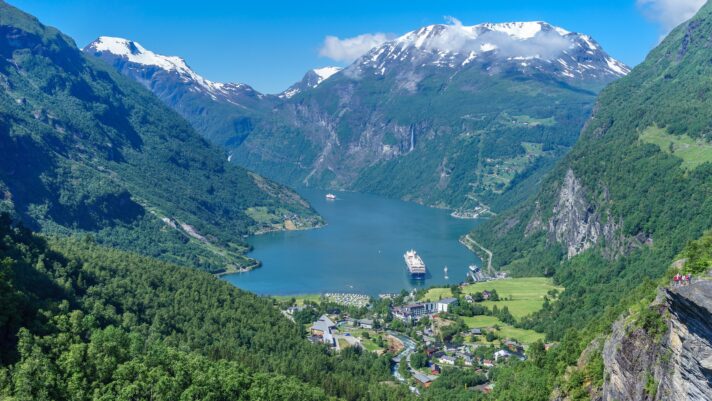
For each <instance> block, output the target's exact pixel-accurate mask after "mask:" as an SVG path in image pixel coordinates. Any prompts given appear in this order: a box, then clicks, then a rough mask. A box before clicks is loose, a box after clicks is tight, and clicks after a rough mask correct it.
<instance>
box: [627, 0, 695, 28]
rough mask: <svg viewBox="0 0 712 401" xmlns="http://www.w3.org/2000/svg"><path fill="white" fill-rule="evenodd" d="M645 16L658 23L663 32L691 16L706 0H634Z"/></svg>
mask: <svg viewBox="0 0 712 401" xmlns="http://www.w3.org/2000/svg"><path fill="white" fill-rule="evenodd" d="M636 2H637V4H638V7H640V9H641V10H642V11H643V13H644V14H645V15H646V17H648V18H650V19H651V20H653V21H656V22H657V23H659V24H660V27H661V28H662V29H663V30H664V34H667V33H668V32H670V31H671V30H672V29H673V28H675V27H676V26H678V25H680V24H681V23H683V22H685V21H687V20H688V19H690V18H692V16H693V15H695V13H697V11H699V9H700V8H701V7H702V6H703V5H704V4H705V2H706V0H636Z"/></svg>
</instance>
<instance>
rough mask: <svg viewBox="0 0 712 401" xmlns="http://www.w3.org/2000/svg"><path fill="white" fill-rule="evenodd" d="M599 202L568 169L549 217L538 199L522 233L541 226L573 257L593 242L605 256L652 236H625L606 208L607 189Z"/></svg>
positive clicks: (619, 253) (551, 239) (646, 240)
mask: <svg viewBox="0 0 712 401" xmlns="http://www.w3.org/2000/svg"><path fill="white" fill-rule="evenodd" d="M601 193H602V194H603V196H602V199H601V201H600V202H598V203H597V202H594V201H592V200H590V198H591V195H590V191H589V190H588V189H587V188H586V187H584V186H583V184H582V183H581V181H580V180H579V179H578V178H577V177H576V175H575V174H574V171H573V170H572V169H569V170H568V171H567V172H566V176H565V177H564V179H563V181H562V182H561V184H560V186H559V189H558V195H557V197H556V199H555V201H554V205H553V206H552V208H551V211H550V212H551V217H550V218H549V219H548V220H546V221H545V220H544V218H543V216H542V210H541V208H542V207H541V205H540V204H538V203H537V205H536V210H535V212H534V215H533V217H532V219H531V220H530V221H529V223H528V224H527V227H526V230H525V235H527V236H530V235H532V234H534V233H536V232H537V231H541V230H544V231H545V232H546V234H547V238H548V240H549V242H550V243H558V244H560V245H562V246H563V247H564V249H565V250H566V255H567V257H568V258H572V257H574V256H576V255H578V254H580V253H582V252H584V251H586V250H588V249H590V248H592V247H594V246H595V245H603V246H602V248H601V250H602V253H603V255H604V256H605V257H607V258H608V259H615V258H616V257H618V256H621V255H624V254H627V253H628V252H629V251H630V250H632V249H634V248H637V247H639V246H641V245H643V244H645V243H650V242H651V241H652V240H651V239H649V238H647V236H645V235H644V234H640V235H638V236H635V237H633V238H627V237H626V236H624V235H623V234H622V233H621V230H620V227H621V224H620V222H617V221H616V219H614V218H612V217H611V216H610V215H609V213H608V211H607V206H608V205H607V204H608V202H609V199H608V191H607V189H605V188H604V189H603V190H602V191H601Z"/></svg>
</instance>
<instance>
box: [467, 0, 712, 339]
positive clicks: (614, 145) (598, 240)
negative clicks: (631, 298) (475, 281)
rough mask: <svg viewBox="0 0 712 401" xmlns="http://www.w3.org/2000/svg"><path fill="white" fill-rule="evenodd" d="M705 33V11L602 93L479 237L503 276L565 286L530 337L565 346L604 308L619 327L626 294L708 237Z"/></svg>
mask: <svg viewBox="0 0 712 401" xmlns="http://www.w3.org/2000/svg"><path fill="white" fill-rule="evenodd" d="M711 34H712V5H710V4H707V5H706V6H704V7H703V8H702V9H701V11H700V12H699V14H698V15H697V16H695V17H694V18H693V19H691V20H690V21H688V22H686V23H685V24H683V25H681V26H680V27H678V28H677V29H675V30H674V31H673V32H672V33H671V34H670V35H669V36H668V37H667V38H666V39H665V40H664V41H663V42H662V43H661V44H660V45H659V46H658V47H657V48H656V49H655V50H653V51H652V52H651V53H650V54H649V56H648V57H647V59H646V60H645V62H643V63H642V64H641V65H639V66H638V67H636V68H635V69H634V70H633V71H632V72H631V73H630V74H629V75H628V76H627V77H626V78H623V79H621V80H620V81H618V82H615V83H614V84H612V85H610V86H609V87H608V88H607V89H606V90H604V91H603V92H602V93H601V96H600V98H599V101H598V106H597V107H596V111H595V113H594V115H593V117H592V118H591V120H590V121H589V122H588V123H587V125H586V127H585V129H584V130H583V133H582V135H581V139H580V140H579V142H578V143H577V144H576V146H575V148H574V149H573V150H572V151H571V153H570V154H569V155H568V156H567V157H566V158H565V160H564V161H563V162H562V163H560V164H559V165H558V166H557V167H556V169H555V171H554V172H553V173H552V174H551V175H550V177H548V178H547V179H546V181H545V182H544V184H543V188H542V190H541V193H540V194H539V196H538V197H537V199H536V200H535V201H534V202H528V203H526V204H524V205H523V206H521V207H519V208H517V209H516V210H513V211H511V212H509V213H506V214H504V215H502V216H499V217H498V218H497V219H495V220H493V221H492V222H491V223H490V224H487V225H485V226H484V227H482V228H481V229H478V230H477V231H476V232H475V233H474V236H475V237H476V238H477V239H479V240H481V241H482V242H483V243H484V244H485V246H487V247H488V248H490V249H491V250H492V251H493V252H494V262H495V264H496V265H497V266H498V267H499V268H501V269H505V270H509V271H511V272H512V273H514V274H523V275H528V274H541V273H544V274H553V275H554V276H555V278H556V279H557V280H558V281H559V282H560V283H561V284H562V285H564V286H565V287H566V292H565V293H564V294H563V296H562V300H563V301H562V302H561V303H559V304H558V305H557V306H556V308H554V309H552V310H551V311H548V312H546V313H544V314H543V315H542V316H538V317H537V318H535V319H533V320H532V321H531V322H530V325H531V326H532V327H537V328H539V329H542V330H546V331H547V332H548V333H549V334H550V335H551V336H553V337H560V336H561V333H563V332H564V329H565V328H568V327H575V326H577V325H579V324H581V323H582V322H587V321H590V320H591V319H592V318H593V317H594V316H596V315H598V314H600V313H601V312H602V311H603V310H606V309H607V310H608V313H609V317H613V318H614V317H615V313H614V312H616V311H620V308H622V307H624V305H621V304H620V303H619V302H620V300H621V299H622V297H624V296H625V294H626V293H628V292H630V291H631V290H632V289H633V288H635V287H637V286H639V285H641V284H642V283H643V282H644V281H645V279H646V278H653V279H654V278H658V277H660V276H661V274H662V273H663V272H664V271H665V270H666V268H667V265H668V263H669V262H670V261H671V260H673V257H674V256H675V255H676V254H677V253H678V252H679V251H680V250H681V248H682V247H683V246H684V244H685V243H686V242H688V241H690V240H693V239H695V238H698V237H699V236H700V235H701V234H702V233H703V232H704V231H705V230H708V229H710V227H712V196H711V195H712V164H711V163H710V161H712V150H711V149H712V142H711V141H712V136H711V135H710V132H712V131H710V121H712V118H711V117H712V98H711V97H710V93H712V79H710V76H712V66H710V63H709V60H710V57H712V51H710V46H709V37H710V35H711ZM546 317H551V318H555V324H544V321H545V320H546V319H545V318H546ZM600 322H601V324H604V325H605V323H606V320H601V321H600Z"/></svg>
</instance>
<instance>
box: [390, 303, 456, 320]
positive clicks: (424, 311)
mask: <svg viewBox="0 0 712 401" xmlns="http://www.w3.org/2000/svg"><path fill="white" fill-rule="evenodd" d="M457 302H458V301H457V298H444V299H441V300H439V301H437V302H416V303H412V304H408V305H403V306H394V307H392V308H391V313H392V314H393V317H394V318H396V319H399V320H402V321H404V322H416V321H418V320H420V319H421V318H423V317H424V316H432V315H434V314H437V313H448V312H449V311H450V309H451V308H452V306H454V305H457Z"/></svg>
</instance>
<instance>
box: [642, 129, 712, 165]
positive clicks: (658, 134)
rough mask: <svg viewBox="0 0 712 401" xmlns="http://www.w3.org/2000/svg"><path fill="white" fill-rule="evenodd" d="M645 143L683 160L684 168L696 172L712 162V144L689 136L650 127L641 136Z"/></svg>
mask: <svg viewBox="0 0 712 401" xmlns="http://www.w3.org/2000/svg"><path fill="white" fill-rule="evenodd" d="M640 140H641V141H642V142H644V143H649V144H653V145H657V146H658V147H659V148H660V150H662V151H663V152H666V153H669V154H672V155H674V156H676V157H679V158H680V159H682V168H684V169H687V170H694V169H695V168H697V167H699V166H700V165H702V164H704V163H711V162H712V143H710V142H707V141H705V140H701V139H693V138H691V137H690V136H688V135H685V134H683V135H672V134H670V133H668V132H667V130H665V129H662V128H659V127H648V128H646V129H645V130H644V131H643V132H642V133H641V134H640Z"/></svg>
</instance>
